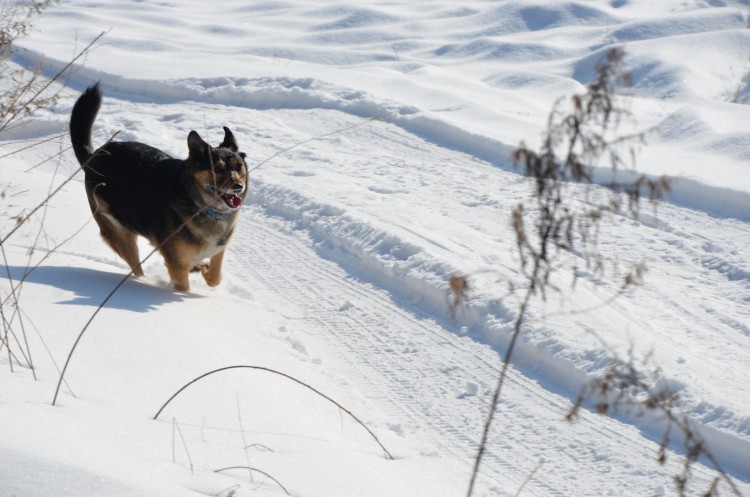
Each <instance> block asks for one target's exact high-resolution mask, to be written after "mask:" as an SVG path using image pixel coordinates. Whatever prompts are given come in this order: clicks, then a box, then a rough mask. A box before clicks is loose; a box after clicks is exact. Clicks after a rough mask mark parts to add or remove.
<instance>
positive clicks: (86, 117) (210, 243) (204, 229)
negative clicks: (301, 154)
mask: <svg viewBox="0 0 750 497" xmlns="http://www.w3.org/2000/svg"><path fill="white" fill-rule="evenodd" d="M101 101H102V96H101V92H100V91H99V86H98V84H97V85H93V86H91V87H89V88H88V89H87V90H86V91H85V92H84V93H83V94H82V95H81V96H80V97H79V98H78V101H77V102H76V104H75V106H74V107H73V112H72V113H71V116H70V139H71V141H72V143H73V150H74V151H75V154H76V158H77V159H78V162H79V163H80V164H81V166H82V167H83V168H84V170H85V174H86V195H88V199H89V206H90V207H91V212H92V214H93V215H94V219H95V220H96V223H97V224H98V225H99V229H100V231H101V235H102V238H104V241H106V242H107V243H108V244H109V246H110V247H112V249H114V251H115V252H117V254H118V255H119V256H120V257H122V258H123V259H124V260H125V262H127V264H128V265H129V266H130V268H131V270H132V271H133V274H134V275H135V276H142V275H143V270H142V269H141V265H140V257H139V255H138V245H137V243H136V238H137V235H141V236H143V237H145V238H147V239H148V240H149V241H150V242H151V243H152V244H153V245H154V246H155V247H156V248H158V250H159V252H161V254H162V256H163V257H164V261H165V263H166V265H167V270H168V271H169V276H170V277H171V279H172V283H174V288H175V289H176V290H178V291H183V292H184V291H187V290H189V288H190V283H189V281H188V274H189V272H190V271H200V272H201V273H202V274H203V277H204V278H205V280H206V283H208V285H209V286H216V285H218V284H219V282H220V281H221V264H222V260H223V258H224V251H225V250H226V247H227V243H228V242H229V239H230V238H231V236H232V233H233V232H234V229H235V226H236V224H237V215H238V211H239V207H240V205H242V201H243V200H244V198H245V196H246V195H247V164H246V163H245V160H244V159H245V154H244V153H242V152H238V148H237V141H236V140H235V138H234V135H233V134H232V132H231V131H230V130H229V128H227V127H224V141H223V142H222V143H221V145H219V146H218V147H216V148H214V147H211V146H210V145H208V144H207V143H206V142H205V141H203V140H202V139H201V137H200V136H199V135H198V133H196V132H195V131H191V132H190V134H188V137H187V143H188V150H189V155H188V158H187V159H186V160H180V159H173V158H172V157H170V156H169V155H167V154H165V153H164V152H162V151H161V150H158V149H156V148H154V147H151V146H148V145H145V144H143V143H138V142H115V141H111V142H108V143H106V144H105V145H103V146H102V147H101V148H99V149H98V150H96V151H94V149H93V147H92V146H91V129H92V127H93V125H94V120H95V119H96V115H97V113H98V111H99V107H100V105H101ZM206 259H210V260H209V262H208V263H206V262H205V261H206Z"/></svg>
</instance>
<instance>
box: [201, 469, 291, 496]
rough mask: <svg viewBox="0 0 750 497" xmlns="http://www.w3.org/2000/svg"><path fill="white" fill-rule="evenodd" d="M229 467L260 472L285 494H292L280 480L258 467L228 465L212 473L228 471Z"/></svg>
mask: <svg viewBox="0 0 750 497" xmlns="http://www.w3.org/2000/svg"><path fill="white" fill-rule="evenodd" d="M230 469H247V470H250V471H255V472H256V473H260V474H262V475H263V476H265V477H266V478H269V479H270V480H272V481H273V482H274V483H275V484H276V485H278V486H279V488H280V489H281V490H283V491H284V493H285V494H287V495H292V494H290V493H289V490H287V489H286V487H285V486H284V485H282V484H281V482H280V481H279V480H277V479H276V478H274V477H273V476H271V475H269V474H268V473H266V472H265V471H261V470H259V469H258V468H251V467H250V466H229V467H228V468H221V469H217V470H215V471H214V473H221V472H222V471H229V470H230Z"/></svg>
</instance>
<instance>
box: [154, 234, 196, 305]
mask: <svg viewBox="0 0 750 497" xmlns="http://www.w3.org/2000/svg"><path fill="white" fill-rule="evenodd" d="M160 251H161V255H162V257H164V263H165V264H166V265H167V272H169V277H170V278H171V280H172V284H174V289H175V290H177V291H178V292H187V291H188V290H190V278H189V276H190V270H191V269H192V268H193V263H191V261H192V260H193V259H194V257H193V254H192V247H190V245H189V244H185V243H183V242H180V241H179V240H170V241H167V242H165V243H164V244H163V245H162V247H161V249H160Z"/></svg>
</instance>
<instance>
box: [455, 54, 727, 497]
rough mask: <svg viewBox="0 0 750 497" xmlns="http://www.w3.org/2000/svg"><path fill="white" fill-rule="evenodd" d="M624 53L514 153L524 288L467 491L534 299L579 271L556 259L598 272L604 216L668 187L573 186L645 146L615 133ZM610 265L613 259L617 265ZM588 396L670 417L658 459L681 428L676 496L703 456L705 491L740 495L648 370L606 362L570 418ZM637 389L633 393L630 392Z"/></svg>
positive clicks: (637, 280)
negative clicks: (521, 184)
mask: <svg viewBox="0 0 750 497" xmlns="http://www.w3.org/2000/svg"><path fill="white" fill-rule="evenodd" d="M624 55H625V54H624V52H623V50H622V49H620V48H612V49H609V50H608V51H607V52H606V54H605V57H604V58H603V60H602V61H601V62H600V63H599V64H597V65H596V66H595V68H594V77H593V79H592V81H591V82H590V83H589V84H588V86H587V91H586V92H585V93H583V94H580V95H574V96H573V97H571V98H570V99H569V100H563V99H561V100H559V101H558V102H557V103H556V104H555V106H554V108H553V110H552V112H551V113H550V115H549V119H548V121H547V127H546V130H545V132H544V134H543V137H542V142H541V147H540V149H539V150H538V151H536V150H532V149H530V148H528V147H527V146H526V145H525V144H524V143H521V144H520V145H519V147H518V148H517V149H516V150H515V152H514V153H513V160H514V162H515V164H516V165H517V166H520V167H521V168H522V169H523V171H524V173H525V174H526V175H527V176H529V177H530V178H531V179H532V185H533V194H532V198H531V201H530V202H528V203H523V202H522V203H520V204H518V205H517V206H516V208H515V209H514V210H513V211H512V216H511V226H512V228H513V230H514V233H515V244H516V248H517V251H518V254H519V260H520V266H521V273H522V275H523V276H524V278H525V280H526V291H525V294H524V296H523V298H522V299H521V303H520V305H519V311H518V314H517V317H516V320H515V323H514V328H513V332H512V334H511V337H510V341H509V343H508V347H507V349H506V350H505V353H504V355H503V359H502V367H501V370H500V374H499V376H498V381H497V384H496V387H495V391H494V394H493V397H492V400H491V403H490V409H489V412H488V414H487V418H486V420H485V425H484V431H483V434H482V438H481V441H480V444H479V448H478V451H477V455H476V458H475V463H474V469H473V472H472V476H471V480H470V482H469V489H468V492H467V497H471V495H472V493H473V489H474V485H475V481H476V477H477V475H478V472H479V468H480V465H481V462H482V458H483V456H484V452H485V450H486V447H487V440H488V435H489V431H490V427H491V425H492V423H493V420H494V416H495V412H496V409H497V402H498V400H499V398H500V394H501V391H502V387H503V384H504V381H505V378H506V376H507V371H508V367H509V364H510V361H511V358H512V356H513V350H514V347H515V345H516V343H517V340H518V338H519V336H520V334H521V330H522V326H523V324H524V321H525V319H526V316H527V313H528V310H529V307H530V304H531V300H532V298H533V297H534V296H541V297H542V298H543V299H544V298H546V295H547V292H548V291H550V290H553V291H559V290H560V289H559V288H557V287H556V286H554V284H553V283H552V280H551V276H552V274H553V273H554V271H556V270H560V268H566V267H568V268H569V269H570V270H571V271H572V272H573V274H574V275H575V271H576V268H575V267H570V266H569V265H566V264H565V263H564V260H562V259H561V256H562V255H563V254H566V253H567V254H574V255H576V256H577V257H580V258H582V259H583V260H584V261H585V263H586V265H587V266H588V268H589V269H592V270H593V274H594V275H595V276H596V277H602V276H603V275H604V273H605V269H606V266H607V264H608V263H609V262H610V261H611V259H607V258H606V257H605V256H604V255H603V254H601V253H600V252H599V250H598V238H599V230H600V226H601V224H602V222H603V221H604V220H605V219H607V216H609V215H613V214H623V215H631V216H637V215H638V213H639V209H640V207H641V203H642V200H643V199H644V198H649V199H651V200H658V199H660V198H661V197H662V195H663V194H665V193H667V192H669V190H670V180H669V178H667V177H663V176H662V177H658V178H652V177H649V176H646V175H637V174H635V173H633V172H632V171H629V172H630V173H631V175H630V177H634V179H632V180H629V181H618V180H616V179H613V180H612V181H610V182H608V183H605V184H603V185H600V187H599V188H596V194H597V198H598V199H599V201H598V202H586V203H582V202H581V201H580V200H581V198H580V195H579V194H577V193H576V192H577V191H580V190H579V188H578V187H577V185H581V184H583V185H587V186H590V188H587V189H586V195H589V194H590V193H591V192H592V191H593V190H594V189H595V188H594V186H593V183H594V182H595V177H594V173H595V171H596V169H595V168H596V167H604V166H608V167H609V169H610V170H611V171H612V177H613V178H617V172H618V171H621V170H623V169H633V166H634V165H635V164H634V161H635V156H636V152H637V149H638V148H639V147H640V146H642V145H643V144H644V143H645V132H641V133H635V134H629V135H624V134H622V133H621V132H620V131H619V129H620V125H621V124H622V122H623V120H625V119H627V118H630V117H631V116H630V113H629V111H628V110H627V108H626V107H624V106H623V105H622V103H621V102H622V99H621V98H620V97H619V96H618V94H617V90H618V89H619V88H621V87H623V86H627V85H629V83H630V76H629V74H628V73H627V72H625V71H623V60H624ZM566 103H567V105H565V104H566ZM601 187H604V188H601ZM602 198H604V200H601V199H602ZM612 264H613V265H615V263H614V262H612ZM645 271H646V267H645V265H643V264H642V263H639V264H636V265H635V266H633V267H632V268H631V269H630V270H629V271H628V272H627V274H626V275H625V276H624V278H623V280H622V282H621V285H620V291H619V293H618V295H619V294H621V293H622V291H624V290H626V289H627V288H630V287H632V286H635V285H639V284H641V283H642V281H643V276H644V273H645ZM574 281H575V280H574ZM459 290H462V289H460V288H457V285H456V284H455V282H454V281H453V280H451V282H450V292H452V294H453V295H454V300H453V301H454V302H458V303H460V302H462V301H463V300H464V299H465V292H462V291H459ZM451 313H452V314H454V313H455V310H454V309H451ZM615 392H616V393H615ZM594 393H596V394H599V395H600V396H601V395H603V394H608V395H609V396H605V397H603V398H604V399H605V400H600V401H597V402H596V403H595V408H596V410H597V411H599V412H602V413H609V412H611V408H612V407H613V406H615V405H620V406H621V405H624V404H625V403H626V402H634V401H635V402H639V401H637V400H634V399H640V398H642V397H643V396H644V395H645V396H646V400H645V401H642V403H641V404H637V407H638V408H641V409H650V410H658V411H659V412H661V413H662V415H663V416H664V417H665V418H666V419H667V420H668V427H667V430H666V433H665V436H664V439H663V442H662V445H661V451H660V454H659V457H658V461H659V462H662V463H663V462H664V461H665V460H666V459H665V458H666V449H667V446H668V445H669V444H670V441H671V437H670V435H671V434H672V433H673V431H674V430H678V431H680V432H681V436H682V439H683V440H684V441H685V444H684V449H685V458H684V467H683V471H682V472H681V473H680V474H679V475H677V476H676V477H675V485H676V487H677V490H678V492H679V494H680V495H681V496H683V495H686V492H687V488H688V484H689V482H690V479H691V467H692V466H693V464H694V463H695V462H697V461H698V459H699V458H704V459H706V460H707V461H709V462H710V463H711V464H712V465H713V466H714V468H715V469H716V470H717V474H718V476H717V478H716V479H715V480H714V481H713V483H712V484H711V486H710V488H709V489H708V491H707V492H706V493H705V494H704V495H706V496H714V495H718V486H719V482H720V481H726V482H728V485H729V487H730V488H731V489H732V491H733V492H734V493H735V494H736V495H740V494H739V492H738V490H737V487H736V485H734V483H733V482H732V479H731V478H730V477H729V476H728V475H727V474H726V473H725V472H724V471H723V470H722V469H721V467H720V466H719V464H718V462H717V461H716V460H715V459H714V458H713V456H711V454H710V452H709V451H708V449H707V448H706V447H705V444H704V443H703V441H702V440H701V439H700V437H699V435H698V434H697V433H696V431H695V430H694V429H692V425H691V424H690V423H689V421H688V420H687V419H686V418H685V417H684V416H683V415H681V414H680V413H679V410H678V409H677V406H676V404H675V401H676V398H675V396H673V395H671V393H670V392H669V391H668V390H660V391H656V390H654V389H652V388H649V384H648V382H647V381H646V376H644V373H642V372H641V371H640V370H639V369H638V368H637V367H636V366H635V365H634V363H633V362H629V363H627V362H623V361H620V360H618V359H617V358H616V357H615V358H614V359H613V360H612V366H611V368H610V369H608V370H607V371H606V372H605V373H604V374H603V375H602V376H601V377H599V378H597V379H595V380H594V381H592V382H591V383H590V384H589V385H587V386H586V388H584V391H583V392H582V394H581V397H580V398H579V399H578V402H577V403H576V405H575V406H574V408H573V410H572V411H571V414H570V415H569V419H574V418H575V414H576V413H577V412H578V410H579V409H580V408H581V407H582V406H583V405H584V403H585V402H586V401H587V399H588V398H589V397H590V396H591V395H593V394H594ZM634 393H635V394H638V395H633V394H634Z"/></svg>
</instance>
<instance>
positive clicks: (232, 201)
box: [221, 193, 242, 209]
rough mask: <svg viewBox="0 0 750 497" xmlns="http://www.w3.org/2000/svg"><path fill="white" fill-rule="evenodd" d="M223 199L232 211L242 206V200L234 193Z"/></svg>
mask: <svg viewBox="0 0 750 497" xmlns="http://www.w3.org/2000/svg"><path fill="white" fill-rule="evenodd" d="M221 199H222V200H223V201H224V203H225V204H227V205H228V206H229V207H231V208H232V209H236V208H237V207H239V206H240V205H242V199H241V198H240V197H239V196H238V195H235V194H234V193H225V194H223V195H222V196H221Z"/></svg>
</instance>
